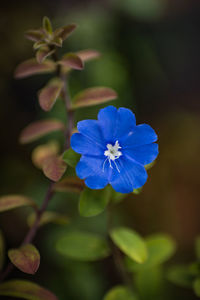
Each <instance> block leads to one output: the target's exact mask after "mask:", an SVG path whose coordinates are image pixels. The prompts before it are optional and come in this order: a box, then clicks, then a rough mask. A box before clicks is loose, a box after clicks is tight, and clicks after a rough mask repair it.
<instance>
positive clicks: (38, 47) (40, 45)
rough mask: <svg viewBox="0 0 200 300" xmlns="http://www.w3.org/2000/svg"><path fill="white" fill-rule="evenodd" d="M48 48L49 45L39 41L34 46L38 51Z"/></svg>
mask: <svg viewBox="0 0 200 300" xmlns="http://www.w3.org/2000/svg"><path fill="white" fill-rule="evenodd" d="M46 46H47V43H46V42H45V41H38V42H35V43H34V44H33V49H34V50H37V49H40V48H41V47H46Z"/></svg>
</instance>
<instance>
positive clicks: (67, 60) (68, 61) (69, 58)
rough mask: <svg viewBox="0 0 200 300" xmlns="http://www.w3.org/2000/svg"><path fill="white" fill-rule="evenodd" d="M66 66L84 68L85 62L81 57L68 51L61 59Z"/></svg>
mask: <svg viewBox="0 0 200 300" xmlns="http://www.w3.org/2000/svg"><path fill="white" fill-rule="evenodd" d="M59 64H61V65H62V66H64V67H69V68H72V69H75V70H82V69H83V62H82V60H81V59H80V57H79V56H78V55H76V54H74V53H68V54H66V55H64V56H63V58H62V60H60V61H59Z"/></svg>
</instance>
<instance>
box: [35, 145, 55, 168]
mask: <svg viewBox="0 0 200 300" xmlns="http://www.w3.org/2000/svg"><path fill="white" fill-rule="evenodd" d="M58 152H59V144H58V143H57V141H51V142H49V143H47V144H44V145H40V146H37V147H36V148H35V149H34V150H33V152H32V161H33V164H34V165H35V166H36V167H37V168H39V169H42V165H43V163H44V160H45V159H46V158H48V157H51V156H55V155H56V154H58Z"/></svg>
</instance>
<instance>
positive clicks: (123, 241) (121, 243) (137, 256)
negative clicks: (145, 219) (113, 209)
mask: <svg viewBox="0 0 200 300" xmlns="http://www.w3.org/2000/svg"><path fill="white" fill-rule="evenodd" d="M110 236H111V239H112V240H113V242H114V243H115V244H116V246H117V247H119V249H120V250H121V251H122V252H124V253H125V254H126V255H128V256H129V257H130V258H131V259H133V260H134V261H136V262H137V263H144V262H145V261H146V259H147V248H146V244H145V242H144V240H143V239H142V237H140V236H139V234H138V233H136V232H135V231H133V230H132V229H129V228H126V227H117V228H115V229H113V230H112V231H111V232H110Z"/></svg>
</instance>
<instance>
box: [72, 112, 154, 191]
mask: <svg viewBox="0 0 200 300" xmlns="http://www.w3.org/2000/svg"><path fill="white" fill-rule="evenodd" d="M77 128H78V131H79V133H74V134H73V135H72V137H71V147H72V149H73V150H74V151H76V152H78V153H80V154H82V156H81V159H80V161H79V163H78V164H77V166H76V173H77V176H78V177H79V178H81V179H84V180H85V184H86V185H87V186H88V187H89V188H91V189H103V188H104V187H105V186H106V185H107V184H111V185H112V187H113V188H114V189H115V191H117V192H120V193H130V192H132V191H133V190H134V189H137V188H139V187H141V186H143V185H144V184H145V182H146V180H147V172H146V170H145V167H144V166H145V165H147V164H149V163H151V162H152V161H153V160H155V159H156V157H157V155H158V145H157V144H156V143H154V142H156V141H157V135H156V133H155V131H154V130H153V129H152V128H151V127H150V126H149V125H147V124H141V125H136V120H135V115H134V114H133V113H132V111H131V110H129V109H127V108H123V107H121V108H119V109H118V110H117V109H116V108H115V107H114V106H108V107H106V108H103V109H101V110H100V111H99V114H98V120H84V121H80V122H78V125H77Z"/></svg>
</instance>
